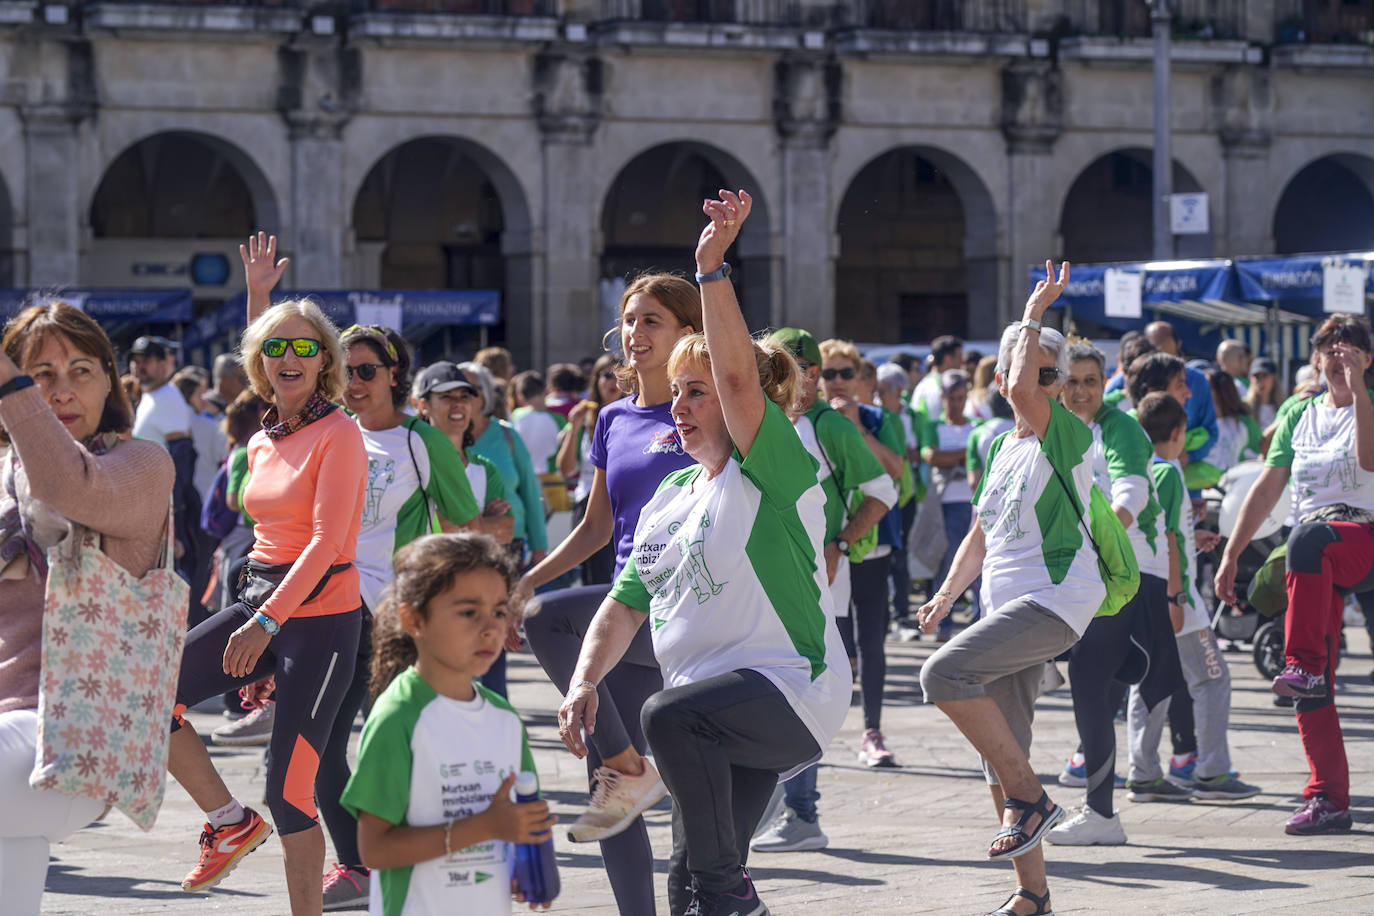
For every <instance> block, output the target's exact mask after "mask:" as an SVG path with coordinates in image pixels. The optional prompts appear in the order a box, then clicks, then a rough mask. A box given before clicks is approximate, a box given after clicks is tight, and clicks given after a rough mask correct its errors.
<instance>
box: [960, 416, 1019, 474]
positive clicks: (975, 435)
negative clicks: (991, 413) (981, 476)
mask: <svg viewBox="0 0 1374 916" xmlns="http://www.w3.org/2000/svg"><path fill="white" fill-rule="evenodd" d="M1015 425H1016V421H1015V420H1009V419H1007V418H1006V417H993V418H992V419H991V420H986V421H984V422H982V423H979V424H978V425H977V426H976V427H974V429H973V432H972V433H971V434H970V435H969V437H968V451H966V452H965V453H964V466H965V467H966V468H968V470H969V473H970V474H971V473H973V472H974V471H978V472H979V473H982V472H983V471H985V470H987V466H988V452H989V451H990V450H991V449H992V441H993V440H994V439H996V438H997V437H998V436H1000V435H1002V433H1004V432H1006V431H1007V430H1009V429H1011V428H1012V427H1014V426H1015Z"/></svg>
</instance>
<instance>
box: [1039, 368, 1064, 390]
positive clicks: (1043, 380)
mask: <svg viewBox="0 0 1374 916" xmlns="http://www.w3.org/2000/svg"><path fill="white" fill-rule="evenodd" d="M1062 375H1063V373H1061V372H1060V371H1059V369H1058V368H1056V367H1054V366H1041V367H1040V387H1041V388H1048V387H1050V386H1051V385H1053V384H1054V383H1055V382H1057V381H1059V379H1060V376H1062Z"/></svg>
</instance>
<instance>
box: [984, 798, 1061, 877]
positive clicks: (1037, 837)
mask: <svg viewBox="0 0 1374 916" xmlns="http://www.w3.org/2000/svg"><path fill="white" fill-rule="evenodd" d="M1049 805H1050V796H1049V793H1048V792H1041V793H1040V798H1039V799H1037V800H1036V801H1034V802H1027V801H1022V800H1021V799H1019V798H1008V799H1007V800H1006V801H1005V802H1003V803H1002V807H1004V808H1020V809H1021V816H1020V817H1018V818H1017V819H1016V823H1015V824H1012V825H1011V826H1010V827H1003V828H1002V829H1001V830H999V831H998V832H997V836H995V837H993V838H992V842H993V843H996V842H997V841H998V840H1001V839H1006V838H1007V837H1010V838H1012V839H1014V840H1016V841H1017V842H1016V845H1014V846H1012V847H1010V848H1008V849H1005V850H1003V851H1002V852H993V851H992V850H991V847H989V850H988V859H990V860H1000V859H1014V858H1016V857H1017V856H1019V855H1022V854H1024V853H1027V852H1030V851H1031V850H1032V849H1034V848H1035V847H1037V846H1039V845H1040V841H1041V840H1042V839H1044V838H1045V834H1046V833H1048V832H1049V830H1050V828H1051V827H1053V826H1054V825H1055V824H1057V823H1059V822H1060V820H1062V819H1063V817H1064V809H1063V808H1061V807H1060V806H1058V805H1055V806H1054V810H1053V811H1051V810H1049ZM1033 814H1038V815H1040V824H1039V826H1037V827H1036V828H1035V831H1034V832H1033V833H1027V832H1026V822H1027V821H1029V820H1030V818H1031V815H1033Z"/></svg>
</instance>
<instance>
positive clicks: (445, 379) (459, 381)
mask: <svg viewBox="0 0 1374 916" xmlns="http://www.w3.org/2000/svg"><path fill="white" fill-rule="evenodd" d="M455 388H466V389H468V390H469V391H471V392H472V393H473V394H476V395H478V396H481V394H482V390H481V389H480V388H478V387H477V386H476V385H475V384H473V382H472V380H471V379H469V378H468V377H467V375H466V373H464V372H463V370H462V369H459V368H458V367H457V366H456V365H454V364H453V363H451V362H449V361H448V360H440V361H439V362H437V363H432V364H431V365H428V366H426V367H425V368H424V369H422V370H420V373H419V374H418V375H416V376H415V385H414V392H415V396H416V397H417V398H427V397H429V396H430V395H431V394H438V393H439V392H441V391H453V390H454V389H455Z"/></svg>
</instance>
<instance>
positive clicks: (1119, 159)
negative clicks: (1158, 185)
mask: <svg viewBox="0 0 1374 916" xmlns="http://www.w3.org/2000/svg"><path fill="white" fill-rule="evenodd" d="M1151 155H1152V153H1151V152H1150V150H1148V149H1141V148H1133V149H1122V150H1116V151H1115V152H1111V153H1108V154H1107V155H1105V156H1101V157H1099V158H1098V159H1096V160H1094V161H1093V163H1092V164H1091V165H1089V166H1088V167H1087V168H1086V169H1084V170H1083V171H1082V172H1081V173H1080V174H1079V176H1078V177H1077V178H1076V179H1074V182H1073V185H1072V186H1071V187H1070V188H1069V193H1068V196H1067V197H1065V199H1064V209H1063V210H1062V211H1061V212H1060V221H1059V235H1060V238H1062V239H1063V240H1064V257H1065V258H1067V259H1069V260H1070V261H1077V262H1081V263H1085V264H1091V263H1096V262H1100V261H1142V260H1149V259H1150V258H1151V257H1152V256H1153V254H1154V228H1153V227H1154V208H1153V201H1154V168H1153V167H1152V165H1151V158H1150V157H1151ZM1201 190H1203V188H1202V185H1200V184H1199V183H1198V181H1197V179H1196V178H1194V177H1193V176H1192V175H1191V174H1190V173H1189V172H1188V170H1187V169H1185V168H1184V167H1183V166H1181V165H1179V163H1178V162H1177V161H1175V162H1174V193H1176V194H1185V193H1190V192H1195V191H1201ZM1174 255H1175V257H1178V258H1208V257H1211V256H1212V236H1211V234H1210V233H1208V234H1206V235H1179V236H1175V237H1174Z"/></svg>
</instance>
